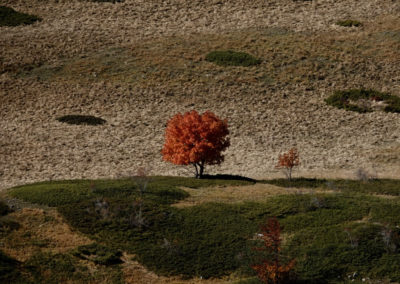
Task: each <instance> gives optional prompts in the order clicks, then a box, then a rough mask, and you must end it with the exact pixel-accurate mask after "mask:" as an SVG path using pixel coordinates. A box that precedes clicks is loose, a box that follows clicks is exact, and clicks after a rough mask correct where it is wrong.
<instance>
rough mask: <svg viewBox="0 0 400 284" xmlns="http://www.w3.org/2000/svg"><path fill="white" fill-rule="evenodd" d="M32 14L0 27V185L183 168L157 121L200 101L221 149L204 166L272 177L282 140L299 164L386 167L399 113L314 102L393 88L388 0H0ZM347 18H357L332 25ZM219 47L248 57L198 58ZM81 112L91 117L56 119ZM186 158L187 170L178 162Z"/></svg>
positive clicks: (396, 70) (398, 42)
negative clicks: (174, 161)
mask: <svg viewBox="0 0 400 284" xmlns="http://www.w3.org/2000/svg"><path fill="white" fill-rule="evenodd" d="M0 6H8V7H12V8H14V9H15V10H18V11H21V12H26V13H30V14H35V15H37V16H40V17H41V18H42V19H43V20H42V21H40V22H36V23H34V24H33V25H29V26H17V27H0V118H1V119H0V161H1V162H0V188H7V187H10V186H14V185H17V184H24V183H27V182H33V181H38V180H50V179H71V178H98V177H117V176H126V175H130V174H131V173H132V172H133V170H134V169H135V168H137V167H138V166H147V167H150V168H151V169H152V173H153V174H159V175H190V174H191V172H190V171H188V170H187V169H184V168H182V167H176V166H172V165H170V164H167V163H165V162H163V161H162V157H161V154H160V149H161V148H162V145H163V135H164V129H165V125H166V122H167V120H168V119H169V118H170V117H171V116H172V115H174V114H175V113H177V112H185V111H188V110H192V109H196V110H199V111H204V110H211V111H213V112H215V113H216V114H217V115H219V116H220V117H222V118H226V119H228V122H229V127H230V131H231V144H232V145H231V147H230V148H229V149H228V151H227V152H226V159H225V162H224V163H223V164H222V165H221V166H219V167H209V168H207V169H206V170H208V173H226V174H240V175H243V176H249V177H253V178H268V177H271V176H276V175H281V173H279V172H278V171H277V170H275V169H274V165H275V164H276V159H277V156H278V154H279V153H281V152H282V151H286V150H287V149H289V148H291V147H293V146H296V147H297V148H298V149H299V151H300V155H301V162H302V165H301V167H300V169H299V173H297V174H302V175H305V176H327V175H329V176H347V177H349V176H350V177H351V176H354V171H355V170H356V169H358V168H360V167H363V168H366V169H370V170H373V171H376V172H377V173H378V175H379V176H380V177H397V178H398V177H399V174H398V173H399V172H400V114H396V113H385V112H382V111H375V112H371V113H367V114H360V113H356V112H350V111H345V110H339V109H336V108H334V107H331V106H328V105H326V103H325V102H324V99H325V98H327V97H328V96H329V95H330V94H332V93H333V92H334V91H335V90H346V89H351V88H372V89H375V90H378V91H384V92H389V93H391V94H393V95H397V96H400V17H399V14H400V3H399V1H392V0H364V1H357V0H318V1H293V0H271V1H269V0H268V1H267V0H253V1H244V0H235V1H233V0H218V1H217V0H204V1H200V0H198V1H193V0H166V1H156V0H152V1H147V0H125V1H124V2H123V3H115V4H112V3H95V2H90V1H83V0H81V1H77V0H58V1H57V0H0ZM345 19H355V20H358V21H360V22H361V23H362V26H360V27H350V28H348V27H341V26H339V25H336V24H335V23H336V22H338V21H340V20H345ZM225 49H232V50H238V51H244V52H247V53H250V54H252V55H254V56H256V57H257V58H260V59H261V64H260V65H257V66H252V67H221V66H217V65H215V64H213V63H211V62H207V61H205V59H204V58H205V55H206V54H207V53H208V52H210V51H213V50H225ZM67 114H90V115H95V116H98V117H101V118H103V119H105V120H106V121H107V123H105V124H104V125H100V126H80V125H69V124H65V123H61V122H59V121H57V120H56V117H59V116H61V115H67ZM190 170H191V169H190Z"/></svg>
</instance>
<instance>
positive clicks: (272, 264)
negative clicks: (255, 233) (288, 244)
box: [252, 218, 295, 284]
mask: <svg viewBox="0 0 400 284" xmlns="http://www.w3.org/2000/svg"><path fill="white" fill-rule="evenodd" d="M281 230H282V227H281V226H280V224H279V222H278V220H277V219H276V218H270V219H268V221H267V223H266V224H263V225H262V226H261V234H260V239H261V240H262V241H263V246H262V247H256V248H254V249H255V250H256V251H263V252H265V253H266V254H267V257H268V258H267V259H265V258H264V259H263V260H262V261H261V263H259V264H255V265H253V266H252V268H253V269H254V270H255V271H256V272H257V275H258V278H259V279H260V280H261V281H263V282H264V283H273V284H278V283H288V282H289V281H290V273H291V271H292V269H293V267H294V265H295V260H294V259H292V260H290V261H289V262H288V263H287V264H283V263H282V256H281V255H280V251H281V242H282V239H281Z"/></svg>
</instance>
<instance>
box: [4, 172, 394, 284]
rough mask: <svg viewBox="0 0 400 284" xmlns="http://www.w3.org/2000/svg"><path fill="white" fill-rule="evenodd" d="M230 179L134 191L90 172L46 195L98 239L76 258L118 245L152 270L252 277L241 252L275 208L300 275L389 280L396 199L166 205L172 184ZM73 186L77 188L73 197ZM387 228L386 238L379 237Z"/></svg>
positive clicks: (163, 182)
mask: <svg viewBox="0 0 400 284" xmlns="http://www.w3.org/2000/svg"><path fill="white" fill-rule="evenodd" d="M232 182H233V181H229V180H228V181H227V180H212V179H209V180H197V179H189V178H172V177H152V178H151V182H150V183H149V186H148V191H146V192H145V193H144V194H143V195H138V194H137V191H138V190H137V187H136V186H135V182H134V181H133V180H131V179H126V180H117V181H112V180H104V181H97V182H96V184H95V185H93V181H71V182H69V185H70V186H75V189H74V190H72V189H71V188H70V189H69V190H71V192H70V193H71V197H72V198H73V199H71V202H67V199H68V198H67V195H64V197H63V198H62V199H61V201H62V202H54V200H53V199H57V195H54V196H53V197H52V200H53V201H51V202H53V203H52V204H59V205H57V208H58V211H59V212H60V213H61V214H62V216H63V217H64V219H65V220H66V221H67V222H68V223H69V224H70V225H71V226H72V227H73V228H75V229H77V230H79V231H81V232H82V233H84V234H86V235H88V236H89V237H90V238H92V239H93V240H95V241H96V242H98V243H101V244H102V245H101V246H98V245H93V247H92V246H90V245H89V246H83V247H80V248H78V250H77V252H75V253H77V254H76V255H77V256H79V257H80V258H84V259H89V260H91V259H96V258H97V256H99V255H103V256H106V255H108V254H107V252H110V253H111V254H112V253H115V252H118V251H126V252H128V253H130V254H134V255H135V259H136V260H138V261H139V262H140V263H141V264H143V265H144V266H145V267H147V268H148V269H150V270H152V271H154V272H156V273H158V274H161V275H181V276H184V277H195V276H196V277H200V276H201V277H203V278H210V277H220V276H223V275H226V274H230V273H231V272H233V271H239V270H242V271H247V272H246V273H247V274H244V277H247V278H248V277H252V276H254V272H252V271H251V269H249V264H251V263H252V260H251V253H249V251H251V248H252V247H254V246H255V245H256V243H257V240H256V239H255V235H256V233H257V232H258V230H259V225H260V224H262V223H264V222H265V220H266V219H267V218H269V217H273V216H276V217H278V219H279V222H280V223H281V225H282V226H283V228H284V229H283V232H282V233H283V236H284V240H285V241H284V243H283V247H282V254H283V255H285V256H287V257H288V258H295V259H296V261H297V264H296V267H295V272H296V274H297V277H298V279H299V280H300V281H303V282H305V283H327V282H332V281H333V282H334V281H338V280H340V281H344V279H345V278H346V277H347V275H348V274H349V273H353V272H354V271H358V275H360V277H361V276H362V277H377V278H379V279H380V278H382V279H383V278H388V279H397V278H396V277H398V272H397V269H396V266H395V265H392V264H391V263H390V261H393V262H394V263H397V259H398V258H397V256H398V255H399V251H398V249H397V248H398V247H400V243H397V239H396V236H397V234H398V233H399V232H397V231H398V229H396V226H397V225H398V221H396V220H397V219H396V218H398V216H399V210H400V200H398V199H397V198H395V199H384V198H378V197H373V196H369V195H362V194H360V193H352V192H351V191H350V190H349V192H347V193H340V192H336V193H326V194H294V195H281V196H275V197H271V198H270V199H268V200H267V201H265V202H243V203H236V204H224V203H204V204H201V205H198V206H192V207H184V208H176V207H173V206H171V204H172V203H174V202H176V201H178V200H181V199H183V198H185V197H186V196H187V193H186V192H184V191H182V190H180V189H179V188H177V187H178V186H192V187H201V186H209V185H218V184H220V185H227V184H230V183H232ZM234 182H240V184H249V182H246V181H234ZM299 182H301V183H302V185H304V184H307V183H310V184H311V185H313V186H314V187H316V186H321V185H324V184H325V181H322V180H316V181H313V180H310V179H308V180H301V181H299ZM57 183H58V184H57ZM66 183H67V184H68V182H62V183H61V182H52V183H49V184H50V185H52V186H53V190H54V191H55V192H57V190H58V189H57V187H58V186H60V185H61V184H64V187H65V184H66ZM294 183H296V181H294ZM352 183H353V185H355V184H357V183H359V184H364V183H363V182H359V181H351V183H350V181H349V183H348V184H347V186H348V187H350V186H351V184H352ZM392 183H394V181H390V180H389V181H388V184H392ZM91 184H92V185H91ZM343 184H346V183H345V181H343ZM40 186H48V184H46V183H41V184H36V185H28V186H25V187H18V188H14V189H12V190H11V191H10V194H12V195H14V196H15V195H18V192H19V191H21V192H23V194H22V195H20V197H21V198H28V199H29V200H31V201H32V196H33V195H34V194H32V193H30V194H28V192H29V191H34V192H35V193H36V194H37V195H38V196H40V195H41V194H40ZM87 188H90V190H88V189H87ZM47 190H49V188H47ZM79 190H82V191H83V193H84V194H82V195H79V194H78V192H79ZM47 192H48V191H46V195H48V193H47ZM367 192H368V191H367ZM76 195H78V196H80V197H79V198H74V196H76ZM165 196H167V197H165ZM35 200H39V199H35ZM45 200H46V199H45ZM48 201H49V200H46V202H48ZM383 208H387V210H382V209H383ZM388 234H389V235H390V238H388V237H386V238H385V236H388ZM101 251H103V252H101ZM106 258H107V257H106ZM377 264H379V265H380V266H379V267H377ZM245 268H247V270H246V269H245ZM71 277H72V276H71ZM250 279H254V278H250ZM249 281H250V280H249ZM251 281H252V280H251Z"/></svg>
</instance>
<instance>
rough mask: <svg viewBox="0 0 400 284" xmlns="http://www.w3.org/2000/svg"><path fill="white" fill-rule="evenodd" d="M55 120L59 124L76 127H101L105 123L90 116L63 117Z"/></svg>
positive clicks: (98, 118)
mask: <svg viewBox="0 0 400 284" xmlns="http://www.w3.org/2000/svg"><path fill="white" fill-rule="evenodd" d="M57 120H58V121H60V122H65V123H68V124H76V125H82V124H86V125H101V124H104V123H106V121H105V120H104V119H102V118H100V117H95V116H92V115H64V116H61V117H57Z"/></svg>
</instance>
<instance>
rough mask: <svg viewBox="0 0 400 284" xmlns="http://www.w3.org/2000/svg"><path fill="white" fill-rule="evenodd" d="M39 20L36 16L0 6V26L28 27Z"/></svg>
mask: <svg viewBox="0 0 400 284" xmlns="http://www.w3.org/2000/svg"><path fill="white" fill-rule="evenodd" d="M41 20H42V19H41V18H39V17H37V16H34V15H29V14H25V13H20V12H17V11H15V10H14V9H12V8H9V7H6V6H0V26H9V27H14V26H19V25H30V24H33V23H34V22H36V21H41Z"/></svg>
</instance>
